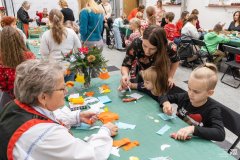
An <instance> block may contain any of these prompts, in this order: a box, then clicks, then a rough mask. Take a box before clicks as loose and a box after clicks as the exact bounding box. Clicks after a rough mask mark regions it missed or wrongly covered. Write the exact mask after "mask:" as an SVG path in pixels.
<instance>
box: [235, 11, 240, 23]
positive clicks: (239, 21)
mask: <svg viewBox="0 0 240 160" xmlns="http://www.w3.org/2000/svg"><path fill="white" fill-rule="evenodd" d="M237 13H238V14H239V16H238V20H237V21H238V25H240V11H236V12H234V13H233V21H234V22H236V21H235V20H234V16H235V14H237Z"/></svg>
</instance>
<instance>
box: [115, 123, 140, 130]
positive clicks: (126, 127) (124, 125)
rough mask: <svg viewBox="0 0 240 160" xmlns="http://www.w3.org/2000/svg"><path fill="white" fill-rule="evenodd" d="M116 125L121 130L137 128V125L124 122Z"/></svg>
mask: <svg viewBox="0 0 240 160" xmlns="http://www.w3.org/2000/svg"><path fill="white" fill-rule="evenodd" d="M115 124H116V125H117V126H118V128H119V129H134V128H135V127H136V125H133V124H127V123H123V122H116V123H115Z"/></svg>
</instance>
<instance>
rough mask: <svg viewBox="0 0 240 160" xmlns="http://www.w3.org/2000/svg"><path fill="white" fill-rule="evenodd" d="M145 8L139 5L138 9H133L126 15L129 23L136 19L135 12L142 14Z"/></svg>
mask: <svg viewBox="0 0 240 160" xmlns="http://www.w3.org/2000/svg"><path fill="white" fill-rule="evenodd" d="M144 9H145V6H144V5H142V4H141V5H139V6H138V8H134V9H133V10H132V11H131V12H130V13H129V15H128V20H129V21H130V20H131V19H132V18H134V17H136V14H137V12H142V13H143V12H144Z"/></svg>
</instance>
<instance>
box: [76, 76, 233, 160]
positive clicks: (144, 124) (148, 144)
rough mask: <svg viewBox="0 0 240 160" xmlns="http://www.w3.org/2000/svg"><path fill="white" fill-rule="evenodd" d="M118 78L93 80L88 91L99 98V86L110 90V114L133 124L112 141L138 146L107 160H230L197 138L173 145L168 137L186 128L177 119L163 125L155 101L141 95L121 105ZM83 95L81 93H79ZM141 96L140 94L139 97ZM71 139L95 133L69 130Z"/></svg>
mask: <svg viewBox="0 0 240 160" xmlns="http://www.w3.org/2000/svg"><path fill="white" fill-rule="evenodd" d="M119 79H120V77H119V76H112V77H111V78H110V79H108V80H106V81H101V80H99V79H94V80H93V82H92V84H93V87H92V88H90V89H89V90H94V91H95V93H97V94H95V95H94V96H95V97H97V96H100V94H98V93H99V92H98V87H99V86H101V85H102V84H107V85H109V86H110V88H111V90H112V92H111V93H109V94H107V95H108V96H109V97H110V99H111V100H112V103H109V104H107V106H108V108H109V110H110V111H112V112H115V113H118V114H119V116H120V119H119V121H120V122H125V123H130V124H135V125H136V128H135V129H134V130H121V129H120V130H119V134H118V135H117V136H116V137H114V139H115V140H118V139H121V138H125V137H127V138H129V139H130V140H138V141H139V142H140V146H139V147H135V148H133V149H132V150H130V151H124V150H123V149H120V152H119V153H120V155H121V157H120V158H119V157H116V156H113V155H111V156H110V158H109V160H118V159H119V160H128V159H129V157H130V156H137V157H139V158H140V159H141V160H147V159H148V158H154V157H159V156H169V157H171V158H172V159H173V160H191V159H194V160H223V159H224V160H225V159H227V160H232V159H234V158H233V157H232V156H230V155H229V154H227V152H226V151H225V150H223V149H221V148H220V147H218V146H217V145H216V144H214V143H212V142H211V141H207V140H203V139H200V138H198V137H194V138H192V139H191V140H189V141H185V142H181V141H176V140H174V139H172V138H170V137H169V134H170V133H172V132H176V131H177V130H178V129H180V128H182V127H184V126H186V125H187V124H186V123H185V122H183V121H182V120H181V119H179V118H177V119H175V120H172V121H163V120H162V119H161V118H160V117H158V115H157V114H158V113H160V112H161V111H160V109H159V105H158V103H157V102H156V101H154V100H153V99H151V98H150V97H149V96H147V95H145V96H144V97H143V98H141V99H139V100H138V101H137V102H136V103H135V102H130V103H123V102H122V101H121V99H120V98H119V96H118V91H117V87H118V85H119V83H118V82H119ZM83 92H84V91H83ZM141 94H142V93H141ZM149 117H154V119H157V120H159V121H160V122H159V123H156V122H154V120H153V119H150V118H149ZM165 124H168V125H169V126H171V129H170V130H168V131H167V132H166V133H165V134H164V135H163V136H160V135H158V134H156V132H157V131H158V130H159V129H160V128H161V127H163V126H164V125H165ZM72 132H73V135H74V136H75V137H79V138H81V139H83V138H84V137H86V136H89V135H91V134H93V133H96V132H97V130H92V131H83V130H76V129H72ZM162 144H169V145H171V147H170V148H167V149H165V150H164V151H161V149H160V147H161V145H162Z"/></svg>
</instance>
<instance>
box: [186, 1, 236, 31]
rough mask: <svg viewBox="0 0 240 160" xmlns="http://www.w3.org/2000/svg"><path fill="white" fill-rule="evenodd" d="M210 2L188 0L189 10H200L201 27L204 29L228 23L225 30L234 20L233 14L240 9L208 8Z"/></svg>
mask: <svg viewBox="0 0 240 160" xmlns="http://www.w3.org/2000/svg"><path fill="white" fill-rule="evenodd" d="M207 2H208V0H187V10H188V11H192V10H193V9H195V8H196V9H198V10H199V21H200V25H201V27H202V28H204V29H212V28H213V26H214V25H215V24H217V23H218V22H221V23H226V25H225V28H228V26H229V24H230V23H231V21H232V20H233V13H234V12H235V11H236V10H239V8H240V7H207V6H206V4H207Z"/></svg>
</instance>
